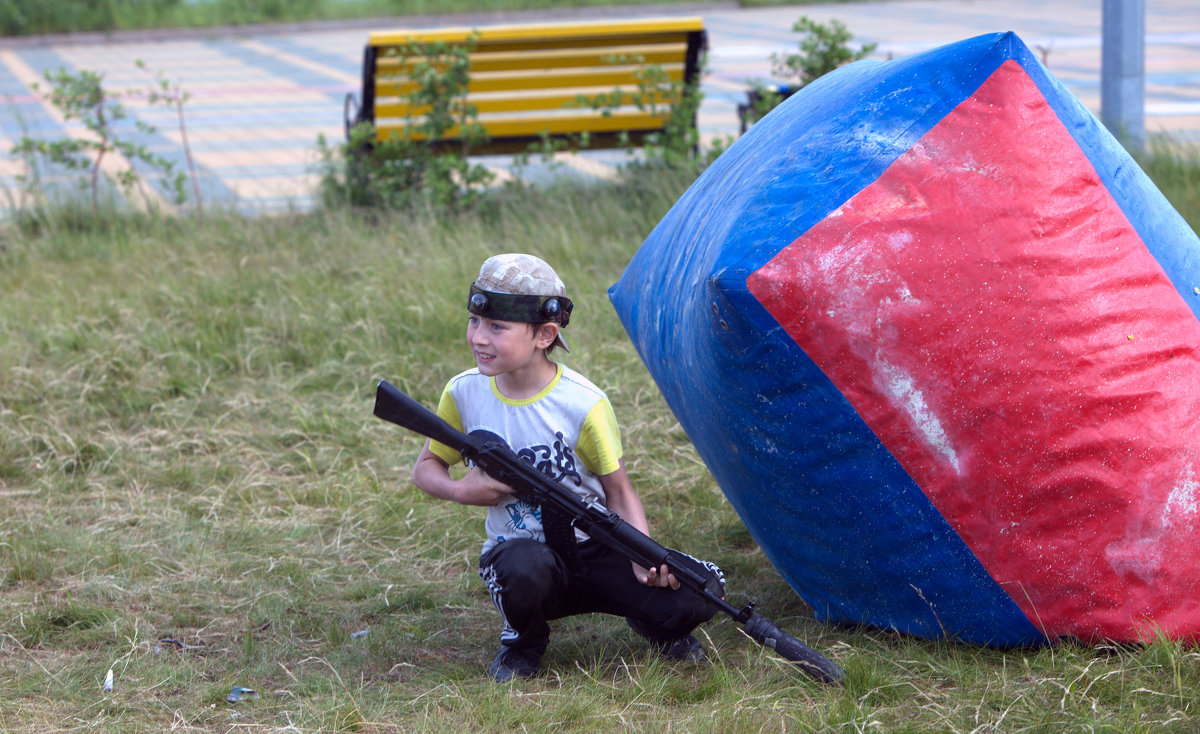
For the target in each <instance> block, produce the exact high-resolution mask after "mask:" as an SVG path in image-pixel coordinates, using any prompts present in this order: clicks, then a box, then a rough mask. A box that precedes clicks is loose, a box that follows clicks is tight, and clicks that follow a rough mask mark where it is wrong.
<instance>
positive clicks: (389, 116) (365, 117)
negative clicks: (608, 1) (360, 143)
mask: <svg viewBox="0 0 1200 734" xmlns="http://www.w3.org/2000/svg"><path fill="white" fill-rule="evenodd" d="M472 39H473V40H472ZM706 42H707V41H706V35H705V32H704V23H703V20H702V19H701V18H669V19H643V20H627V21H609V22H595V23H553V24H549V23H548V24H539V25H522V26H494V27H484V28H479V29H471V28H440V29H428V30H396V31H378V32H374V33H371V34H370V37H369V40H368V43H367V46H366V50H365V51H364V58H363V90H362V103H361V106H360V111H359V115H358V121H360V122H361V121H369V122H372V123H374V125H375V130H376V137H377V139H379V140H384V139H387V138H389V137H392V136H393V135H401V134H403V131H404V130H405V127H406V125H407V124H408V123H409V120H410V119H414V118H416V119H419V118H420V117H421V116H422V115H424V114H425V112H426V110H422V109H419V108H415V107H413V106H412V105H410V103H409V98H408V94H409V92H411V91H412V89H413V88H414V86H413V84H412V82H410V81H409V80H408V75H407V73H406V71H407V69H408V68H410V67H411V66H412V65H413V64H414V62H418V61H422V60H424V56H423V55H414V56H410V57H407V58H406V57H405V56H403V55H398V52H397V50H403V51H401V53H404V52H408V53H411V51H412V49H414V48H422V47H425V46H427V45H429V44H436V43H444V44H446V45H447V46H451V47H453V46H461V45H464V44H471V45H470V53H469V65H470V66H469V84H468V87H467V98H466V99H467V103H468V104H470V105H472V106H473V107H474V108H475V110H476V118H477V121H478V122H479V124H480V125H482V126H483V128H484V129H485V130H486V131H487V133H488V135H489V137H490V142H489V144H488V145H487V146H485V148H486V151H488V152H498V151H503V150H507V151H517V150H523V149H525V148H526V147H527V146H528V144H529V143H531V142H536V141H538V140H541V139H542V137H543V136H550V137H564V136H578V135H580V134H582V133H587V134H588V136H589V139H590V141H591V143H592V144H594V145H604V144H609V145H612V144H616V143H617V141H619V140H628V141H629V142H633V143H637V142H640V140H641V139H642V138H643V137H644V136H645V135H647V134H650V133H654V132H658V131H661V130H662V129H663V128H664V125H665V124H666V122H667V119H668V116H669V113H670V108H671V107H673V106H674V105H677V104H678V103H679V101H680V100H679V93H680V91H681V90H682V88H683V87H684V85H693V84H696V83H697V82H698V77H699V73H700V63H701V55H702V53H703V51H704V49H705V46H706ZM650 69H653V70H654V71H653V72H651V74H650V75H648V74H647V70H650ZM652 77H654V78H658V79H660V80H669V81H670V82H672V83H674V82H680V83H682V84H668V85H665V86H664V85H662V84H658V85H655V84H651V83H649V81H648V80H649V79H650V78H652ZM652 88H653V89H654V90H655V91H653V92H652V93H648V92H650V90H651V89H652ZM599 95H605V99H606V100H607V101H606V104H605V105H603V106H602V107H601V108H600V109H593V108H592V107H590V106H586V105H581V104H580V103H579V99H580V97H581V96H583V97H586V98H589V99H591V98H595V97H597V96H599ZM639 103H640V104H639ZM693 125H694V120H693ZM409 131H410V134H411V132H412V126H409ZM457 134H458V131H457V130H455V129H452V130H450V131H448V132H447V133H446V135H445V136H444V137H443V139H451V140H452V139H454V138H455V137H456V135H457ZM414 137H417V136H414Z"/></svg>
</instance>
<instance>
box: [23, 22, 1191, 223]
mask: <svg viewBox="0 0 1200 734" xmlns="http://www.w3.org/2000/svg"><path fill="white" fill-rule="evenodd" d="M1146 5H1147V12H1146V14H1147V17H1146V31H1147V44H1146V71H1147V89H1146V129H1147V132H1148V133H1149V134H1151V135H1153V134H1156V133H1165V134H1169V135H1171V136H1174V137H1176V138H1178V139H1182V140H1188V141H1200V12H1197V10H1196V6H1195V0H1146ZM1099 6H1100V3H1099V2H1098V1H1097V0H1006V2H1003V3H1001V2H995V0H891V1H880V2H860V3H850V4H823V5H808V6H794V7H775V8H753V9H741V8H738V7H736V6H734V5H731V4H702V5H694V6H659V7H656V8H650V9H646V8H642V9H636V8H616V9H613V8H609V9H599V10H597V9H591V10H579V11H557V12H554V13H553V14H552V15H553V16H554V17H565V18H587V17H594V16H595V15H597V14H604V15H606V16H609V17H614V16H615V17H635V16H639V15H642V16H644V15H701V16H703V17H704V19H705V25H706V27H707V28H708V29H709V44H710V58H709V71H710V73H709V75H708V76H707V78H706V79H705V81H704V93H705V101H704V104H703V106H702V107H701V110H700V115H699V121H700V128H701V132H702V134H703V135H704V136H705V137H706V138H708V139H712V138H716V137H721V136H732V135H736V133H737V129H738V121H737V115H736V106H737V104H738V102H740V101H742V99H744V95H745V90H746V88H747V82H748V80H751V79H765V78H767V77H769V75H770V67H771V62H770V57H771V55H772V54H777V53H790V52H794V51H795V50H796V44H797V40H798V37H797V34H795V33H793V32H792V31H791V26H792V23H793V22H794V21H795V20H796V18H798V17H799V16H800V15H808V16H810V17H812V18H814V19H816V20H819V21H823V22H824V21H828V20H830V19H834V18H836V19H839V20H841V21H842V22H844V23H845V24H846V25H847V26H848V27H849V28H850V30H851V31H852V32H853V33H854V34H855V39H856V41H860V42H875V43H878V44H879V48H878V50H877V51H876V53H875V56H877V57H879V58H889V57H898V56H902V55H906V54H910V53H914V52H917V51H920V50H924V49H927V48H933V47H936V46H939V45H941V44H944V43H949V42H952V41H956V40H961V39H963V38H968V37H971V36H975V35H978V34H981V33H989V32H995V31H1004V30H1012V31H1015V32H1016V33H1017V34H1018V35H1019V36H1020V37H1021V38H1022V39H1023V40H1024V41H1025V42H1026V44H1027V45H1029V46H1030V47H1031V48H1034V49H1035V50H1037V51H1038V52H1039V53H1040V54H1041V56H1042V58H1043V60H1044V61H1045V63H1046V64H1047V65H1048V67H1049V68H1050V70H1051V71H1052V72H1053V73H1054V74H1055V75H1057V76H1058V77H1059V78H1060V79H1061V80H1062V81H1063V82H1064V83H1065V84H1066V85H1067V87H1068V88H1069V89H1070V90H1071V91H1072V92H1073V93H1074V94H1075V95H1076V96H1078V97H1079V98H1080V99H1081V100H1082V101H1083V102H1084V103H1085V104H1087V105H1088V106H1089V107H1091V108H1092V109H1093V110H1094V111H1095V110H1098V109H1099V81H1100V79H1099V77H1100V71H1099V69H1100V22H1101V17H1100V9H1099ZM589 14H590V15H589ZM535 18H536V16H533V15H520V16H515V15H509V16H506V17H503V18H501V17H498V16H495V15H491V16H478V17H466V18H464V17H458V18H445V17H443V18H422V19H409V20H405V21H387V22H386V25H387V27H399V26H400V25H407V26H410V27H419V26H432V25H447V24H453V25H477V26H481V25H488V24H491V23H496V22H509V23H511V22H521V21H524V20H534V19H535ZM374 25H375V26H376V27H381V24H379V23H377V24H374ZM371 26H372V24H366V23H359V24H344V25H341V26H338V27H329V26H324V27H313V28H290V29H288V28H254V29H243V30H236V31H204V32H188V33H175V34H155V33H150V34H136V35H131V36H122V37H118V38H112V39H104V38H73V39H65V38H49V39H0V100H2V103H3V106H0V216H2V214H3V210H4V209H6V208H11V207H12V206H14V205H15V204H16V202H18V200H19V190H20V187H19V184H18V180H17V177H18V176H19V175H22V174H26V175H27V174H28V173H29V172H28V171H25V169H24V167H23V164H21V162H20V161H18V160H16V159H14V158H13V157H12V156H11V155H10V154H9V152H10V150H11V147H12V146H13V145H14V143H15V142H16V141H17V140H19V139H20V138H21V137H22V136H25V135H41V136H44V137H46V138H50V139H61V138H63V137H65V136H69V135H80V134H81V128H80V126H79V125H78V124H77V123H71V122H66V121H64V120H62V118H61V116H60V115H59V114H58V113H57V112H56V111H55V110H54V108H52V107H51V106H49V105H47V104H45V103H44V102H43V101H42V100H41V98H40V97H39V95H37V94H36V93H35V92H34V91H33V89H32V87H33V85H34V84H36V83H37V82H38V81H39V80H40V79H41V75H42V73H43V72H44V71H46V70H53V69H57V68H60V67H65V68H67V69H71V70H81V69H86V70H91V71H96V72H101V73H103V74H104V80H105V85H106V88H109V89H111V90H124V91H125V92H126V93H127V94H128V96H126V97H125V100H126V104H127V106H128V107H129V109H130V111H131V112H132V113H134V114H136V115H137V117H139V118H140V119H143V120H144V121H146V122H148V123H150V124H152V125H154V126H155V127H156V128H157V132H156V133H154V134H153V135H150V136H149V137H146V138H142V140H144V142H145V144H146V145H147V147H149V148H151V149H152V150H153V151H154V152H156V153H158V154H161V155H163V156H166V157H168V158H170V159H172V160H175V161H176V162H177V163H178V165H180V166H181V167H182V166H183V165H184V163H185V160H186V159H185V157H184V154H183V148H182V144H181V140H182V135H181V127H180V125H179V120H178V117H177V115H176V114H175V112H174V111H173V110H172V109H170V108H168V107H166V106H147V105H146V104H145V103H144V101H143V100H142V99H140V98H139V97H138V96H137V92H139V91H144V90H147V89H149V88H150V87H151V86H153V85H154V84H155V79H156V74H157V73H161V74H162V75H163V78H165V79H167V80H170V81H171V82H174V83H177V84H178V85H179V86H180V87H181V88H182V89H183V90H185V91H186V92H187V93H188V95H189V96H190V98H189V99H188V101H187V103H186V106H185V108H184V110H185V116H184V120H185V123H186V132H187V139H188V141H189V144H190V148H191V152H192V157H193V160H194V161H195V162H196V164H197V165H198V166H199V170H200V175H201V180H202V182H203V192H204V198H205V201H206V202H208V203H210V204H212V203H219V204H221V205H223V206H231V207H236V208H238V209H240V210H242V211H245V212H253V213H258V212H272V211H284V210H288V209H293V208H294V209H304V208H307V207H310V206H311V205H312V204H313V201H314V193H315V190H316V183H317V180H318V171H317V163H318V160H319V156H318V153H317V145H316V141H317V138H318V136H320V135H323V136H325V138H327V139H328V140H330V141H332V142H336V141H338V140H340V139H341V137H342V135H343V129H342V119H343V114H342V105H343V99H344V97H345V95H346V93H347V92H351V91H357V90H358V87H359V84H360V77H359V74H360V71H359V70H360V65H361V58H362V47H363V43H364V41H365V37H366V31H367V29H369V28H370V27H371ZM168 35H170V36H171V37H169V38H168V37H167V36H168ZM138 60H141V61H143V62H144V64H145V68H144V69H142V68H139V67H138V66H137V64H136V62H137V61H138ZM44 86H45V84H44V83H43V87H44ZM131 134H132V133H131ZM622 155H623V154H621V153H615V152H610V153H607V154H596V155H590V154H589V155H588V156H579V157H568V158H567V159H566V160H565V162H564V163H565V166H564V167H560V168H558V169H557V172H556V173H555V174H554V175H562V174H563V171H564V170H565V171H567V172H568V173H570V172H572V171H579V175H588V176H595V175H600V176H604V175H607V174H608V173H610V172H611V171H612V167H613V166H614V165H617V164H619V162H620V161H621V160H622V158H621V156H622ZM485 162H486V163H487V165H489V166H492V167H495V168H496V169H497V170H499V171H500V172H501V173H502V174H506V173H507V170H508V167H509V164H510V161H509V160H508V159H506V158H488V159H485ZM111 163H112V164H114V165H117V164H119V163H120V161H119V160H116V159H115V158H114V159H113V160H112V161H111ZM42 175H43V176H50V175H51V174H50V173H49V172H42ZM525 175H528V176H534V177H536V176H538V175H541V174H539V171H538V170H537V168H536V167H535V168H532V169H529V170H527V171H526V172H525ZM546 175H549V174H546ZM147 189H150V187H147Z"/></svg>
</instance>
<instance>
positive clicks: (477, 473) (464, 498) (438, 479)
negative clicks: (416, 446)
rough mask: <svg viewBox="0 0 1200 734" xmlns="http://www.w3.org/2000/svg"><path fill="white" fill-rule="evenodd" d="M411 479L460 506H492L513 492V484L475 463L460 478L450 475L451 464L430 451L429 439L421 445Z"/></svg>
mask: <svg viewBox="0 0 1200 734" xmlns="http://www.w3.org/2000/svg"><path fill="white" fill-rule="evenodd" d="M412 481H413V484H415V485H417V487H418V488H420V489H421V490H422V491H423V492H425V493H426V494H428V495H430V496H431V497H437V498H438V499H442V500H450V501H451V502H457V503H459V504H461V505H478V506H480V507H491V506H492V505H495V504H497V503H498V502H499V501H500V499H501V498H503V497H504V496H505V495H509V494H512V492H513V490H512V487H510V486H508V485H507V484H503V483H501V482H497V481H496V480H495V479H492V478H491V477H489V476H488V475H487V474H485V473H484V472H483V470H481V469H480V468H479V467H477V466H474V467H471V470H470V471H469V472H467V474H466V476H464V477H463V478H462V479H454V478H453V477H451V476H450V466H449V465H448V464H447V463H446V462H445V461H444V460H442V458H441V457H439V456H438V455H437V454H435V453H433V452H432V451H430V449H429V441H426V442H425V445H424V446H423V447H421V453H420V455H419V456H417V461H416V463H415V464H413V470H412Z"/></svg>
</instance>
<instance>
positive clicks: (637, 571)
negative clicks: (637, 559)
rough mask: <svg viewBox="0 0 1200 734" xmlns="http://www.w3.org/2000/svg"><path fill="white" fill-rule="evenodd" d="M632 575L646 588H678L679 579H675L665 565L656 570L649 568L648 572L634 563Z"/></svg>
mask: <svg viewBox="0 0 1200 734" xmlns="http://www.w3.org/2000/svg"><path fill="white" fill-rule="evenodd" d="M633 574H634V575H635V576H637V580H638V581H640V582H642V583H643V584H645V585H646V586H657V587H659V588H663V589H665V588H667V587H670V588H672V589H678V588H679V579H677V578H675V574H673V573H671V572H670V569H668V568H667V564H665V563H664V564H663V565H662V566H660V567H658V568H651V569H650V570H649V571H647V570H646V569H644V568H642V567H641V566H639V565H637V564H636V563H635V564H633Z"/></svg>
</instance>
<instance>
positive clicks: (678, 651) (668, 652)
mask: <svg viewBox="0 0 1200 734" xmlns="http://www.w3.org/2000/svg"><path fill="white" fill-rule="evenodd" d="M625 621H626V622H627V623H628V624H629V626H630V627H631V628H633V631H634V632H636V633H638V634H639V635H641V636H642V637H644V638H646V642H648V643H650V649H652V650H654V651H655V652H657V653H658V654H659V655H662V656H663V657H664V658H666V659H667V660H674V661H676V662H680V663H683V662H687V663H702V662H704V661H705V660H706V659H707V656H706V655H705V654H704V646H703V645H701V644H700V641H699V640H697V639H696V638H695V637H694V636H692V635H685V636H684V637H680V638H679V639H676V640H667V641H665V642H664V641H662V640H656V639H654V637H653V636H652V635H651V628H650V627H649V626H648V625H647V624H646V623H645V622H643V621H641V620H640V619H637V618H636V617H626V618H625Z"/></svg>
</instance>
